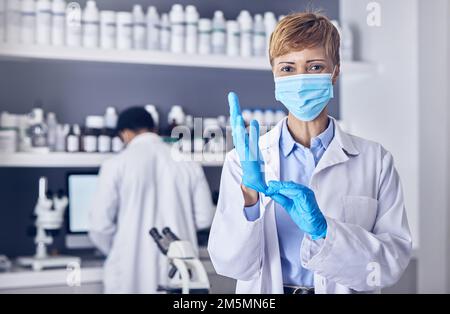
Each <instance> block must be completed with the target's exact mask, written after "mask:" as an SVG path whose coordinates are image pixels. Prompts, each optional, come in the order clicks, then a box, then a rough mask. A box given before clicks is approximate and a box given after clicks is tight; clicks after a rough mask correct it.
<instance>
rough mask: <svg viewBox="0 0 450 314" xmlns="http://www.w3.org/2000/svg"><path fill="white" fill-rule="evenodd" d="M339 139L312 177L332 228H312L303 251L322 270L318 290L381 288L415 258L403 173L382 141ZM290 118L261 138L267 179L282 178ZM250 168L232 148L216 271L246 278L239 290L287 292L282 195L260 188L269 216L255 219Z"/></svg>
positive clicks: (213, 236)
mask: <svg viewBox="0 0 450 314" xmlns="http://www.w3.org/2000/svg"><path fill="white" fill-rule="evenodd" d="M334 122H335V123H334V125H335V133H334V138H333V140H332V141H331V143H330V145H329V146H328V148H327V150H326V151H325V153H324V155H323V157H322V158H321V160H320V161H319V163H318V164H317V167H316V169H315V170H314V172H313V175H312V177H311V181H310V188H311V189H312V190H313V191H314V192H315V195H316V199H317V202H318V205H319V207H320V209H321V211H322V212H323V214H324V216H325V218H326V220H327V224H328V232H327V236H326V238H325V239H321V240H318V241H313V240H312V239H311V238H310V237H309V236H308V235H306V236H305V237H304V239H303V241H302V245H301V249H300V251H299V255H298V257H299V259H300V260H301V264H302V265H303V267H305V268H307V269H309V270H311V271H313V272H314V287H315V291H316V293H356V292H379V291H380V289H381V288H383V287H386V286H389V285H392V284H394V283H395V282H396V281H397V280H398V279H399V278H400V276H401V275H402V273H403V271H404V270H405V268H406V266H407V265H408V263H409V260H410V253H411V235H410V231H409V227H408V221H407V217H406V212H405V208H404V203H403V194H402V188H401V184H400V178H399V176H398V174H397V171H396V170H395V168H394V162H393V158H392V155H391V154H390V153H389V152H387V151H386V150H385V149H384V148H383V147H382V146H381V145H380V144H377V143H374V142H371V141H367V140H364V139H362V138H359V137H356V136H352V135H350V134H347V133H345V132H343V131H342V130H341V129H340V128H339V126H338V124H337V122H336V121H334ZM282 123H284V122H283V121H281V122H280V123H278V125H277V126H276V127H275V128H274V129H272V130H271V131H270V132H268V133H267V134H265V135H264V136H262V137H261V139H260V150H261V153H262V155H263V158H264V161H265V165H266V166H265V171H266V173H265V175H266V180H267V181H269V180H279V177H280V160H279V139H280V130H281V126H282ZM241 175H242V169H241V167H240V162H239V159H238V156H237V154H236V152H235V150H233V151H231V152H230V153H228V154H227V157H226V161H225V164H224V168H223V172H222V179H221V188H220V194H219V203H218V206H217V211H216V214H215V217H214V220H213V224H212V226H211V232H210V238H209V244H208V250H209V254H210V256H211V260H212V262H213V265H214V267H215V269H216V271H217V272H218V273H219V274H221V275H224V276H228V277H231V278H235V279H237V280H238V282H237V287H236V292H237V293H283V282H282V280H283V279H282V278H283V277H282V270H281V263H280V250H279V246H278V236H277V226H276V222H275V211H274V201H272V200H271V199H270V198H268V197H264V195H262V194H260V204H261V216H260V218H258V219H257V220H256V221H254V222H250V221H247V220H246V218H245V216H244V212H243V208H244V199H243V196H242V192H241V187H240V184H241V180H242V176H241Z"/></svg>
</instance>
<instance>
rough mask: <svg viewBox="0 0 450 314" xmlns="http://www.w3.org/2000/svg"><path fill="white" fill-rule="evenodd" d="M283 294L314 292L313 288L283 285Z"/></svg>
mask: <svg viewBox="0 0 450 314" xmlns="http://www.w3.org/2000/svg"><path fill="white" fill-rule="evenodd" d="M283 290H284V294H314V288H308V287H294V286H284V287H283Z"/></svg>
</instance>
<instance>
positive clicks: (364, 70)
mask: <svg viewBox="0 0 450 314" xmlns="http://www.w3.org/2000/svg"><path fill="white" fill-rule="evenodd" d="M0 59H1V60H22V61H31V60H48V61H64V62H66V61H68V62H70V61H73V62H103V63H116V64H143V65H145V64H146V65H164V66H178V67H198V68H221V69H237V70H261V71H269V70H270V65H269V61H268V58H267V57H230V56H224V55H197V54H192V55H188V54H176V53H171V52H164V51H148V50H116V49H109V50H108V49H91V48H81V47H80V48H78V47H77V48H74V47H53V46H38V45H21V44H15V45H11V44H1V45H0ZM376 70H377V67H376V65H374V64H372V63H367V62H360V61H356V62H343V63H342V66H341V74H342V75H343V76H344V77H351V78H358V77H365V76H367V75H372V74H374V73H375V72H376Z"/></svg>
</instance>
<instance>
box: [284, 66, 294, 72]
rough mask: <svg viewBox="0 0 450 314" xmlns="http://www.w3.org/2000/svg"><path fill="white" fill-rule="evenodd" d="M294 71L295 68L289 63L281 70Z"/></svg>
mask: <svg viewBox="0 0 450 314" xmlns="http://www.w3.org/2000/svg"><path fill="white" fill-rule="evenodd" d="M293 71H294V68H293V67H291V66H289V65H287V66H284V67H282V68H281V72H293Z"/></svg>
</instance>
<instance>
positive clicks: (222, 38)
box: [211, 10, 226, 54]
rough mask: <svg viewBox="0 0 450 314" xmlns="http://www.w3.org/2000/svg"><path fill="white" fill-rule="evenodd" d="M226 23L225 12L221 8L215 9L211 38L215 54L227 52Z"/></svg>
mask: <svg viewBox="0 0 450 314" xmlns="http://www.w3.org/2000/svg"><path fill="white" fill-rule="evenodd" d="M225 25H226V24H225V18H224V16H223V12H222V11H220V10H217V11H215V12H214V18H213V22H212V38H211V45H212V51H213V54H225V52H226V50H225V45H226V34H225Z"/></svg>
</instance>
